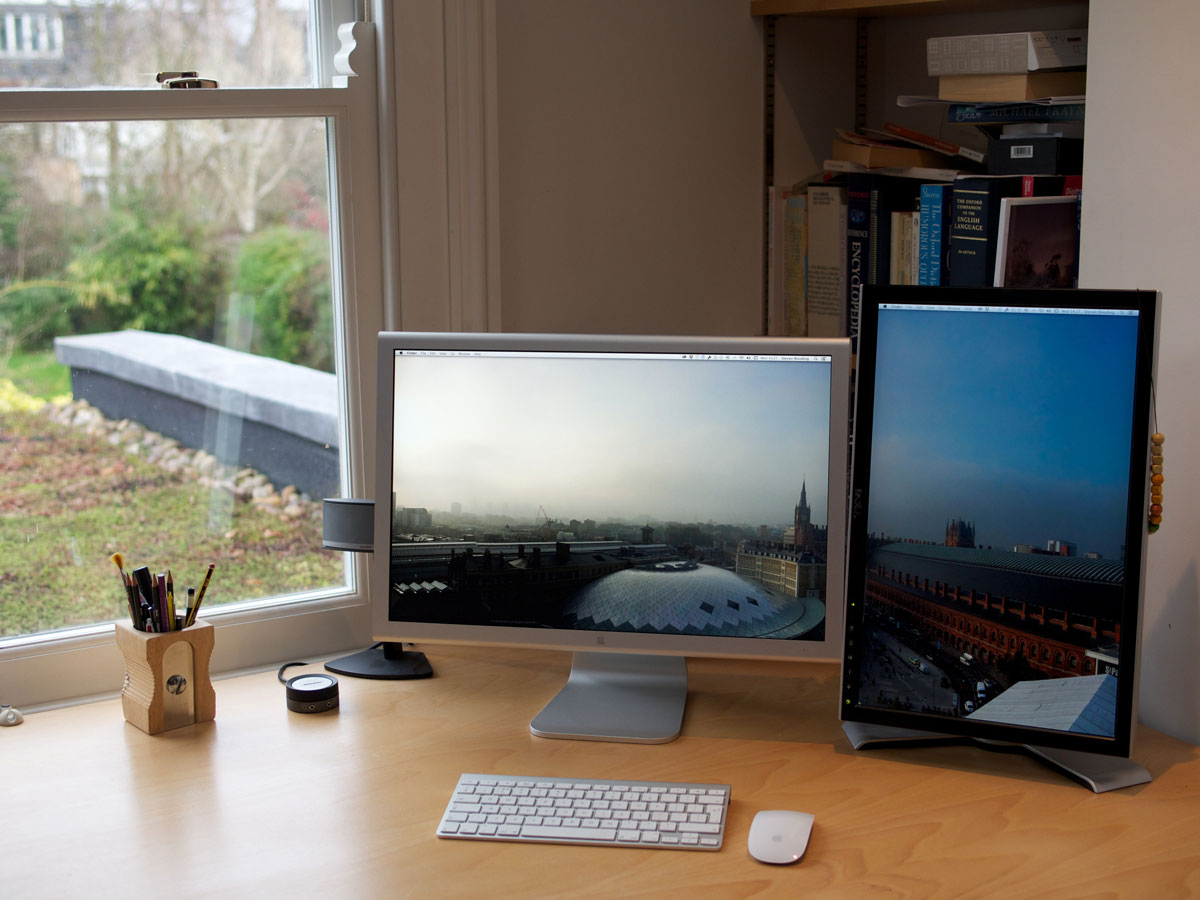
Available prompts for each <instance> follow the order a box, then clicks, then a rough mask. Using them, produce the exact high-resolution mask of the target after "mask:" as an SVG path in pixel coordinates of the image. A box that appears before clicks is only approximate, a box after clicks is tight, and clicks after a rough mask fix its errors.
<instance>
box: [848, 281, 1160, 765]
mask: <svg viewBox="0 0 1200 900" xmlns="http://www.w3.org/2000/svg"><path fill="white" fill-rule="evenodd" d="M1157 309H1158V298H1157V295H1156V294H1154V293H1153V292H1136V291H1051V290H1000V289H984V290H963V289H955V288H919V287H907V288H905V287H875V288H869V289H867V291H866V292H865V296H864V302H863V315H862V337H861V339H860V344H859V355H858V372H857V396H856V403H857V406H856V417H855V434H854V445H855V453H854V471H853V480H852V487H851V489H852V507H851V508H852V512H851V523H850V538H849V549H848V563H847V580H848V588H847V601H848V613H847V628H846V653H845V662H844V679H843V682H844V683H843V702H842V705H841V710H842V717H843V719H844V720H846V721H847V722H850V723H858V725H860V726H865V727H856V728H853V729H851V728H847V733H850V734H851V736H852V738H855V737H858V738H861V739H862V743H864V744H865V743H867V742H868V740H869V739H876V740H885V739H887V738H888V737H892V738H897V739H899V738H902V737H904V736H905V731H910V732H913V735H912V736H916V737H928V736H930V735H929V734H928V733H933V734H941V735H959V736H965V737H970V738H978V739H984V740H988V741H998V742H1010V743H1014V744H1019V745H1025V746H1027V747H1029V748H1030V749H1033V750H1034V751H1035V752H1036V753H1038V755H1040V756H1043V757H1045V758H1050V757H1051V756H1053V755H1054V754H1050V753H1049V752H1048V751H1049V748H1057V749H1062V750H1068V751H1082V752H1083V753H1084V754H1087V753H1091V754H1105V755H1108V756H1123V757H1127V756H1128V755H1129V752H1130V745H1131V735H1132V729H1133V726H1134V723H1135V721H1136V714H1135V708H1134V707H1135V699H1136V691H1137V649H1138V636H1139V618H1140V612H1141V608H1142V604H1141V597H1142V586H1143V581H1144V571H1145V567H1144V559H1145V553H1144V549H1145V548H1144V541H1145V539H1146V536H1147V532H1148V527H1149V526H1148V521H1149V520H1148V515H1149V514H1150V513H1151V509H1150V504H1151V502H1152V499H1151V481H1150V479H1151V472H1150V470H1149V464H1150V455H1151V453H1150V447H1151V444H1150V436H1151V435H1150V432H1151V428H1150V420H1151V416H1152V412H1153V408H1152V389H1153V377H1152V376H1153V362H1154V354H1153V351H1154V346H1155V340H1156V333H1157V332H1156V330H1157ZM877 726H884V727H882V728H880V727H877ZM895 729H900V730H899V731H897V730H895ZM1058 755H1060V756H1061V755H1062V754H1058ZM1085 759H1086V757H1085ZM1051 761H1056V760H1053V759H1052V760H1051ZM1111 765H1112V761H1111V760H1107V761H1106V762H1104V763H1103V766H1111ZM1103 766H1102V767H1103ZM1072 774H1075V775H1077V776H1080V772H1079V771H1077V770H1076V771H1073V772H1072ZM1081 777H1083V776H1081ZM1093 786H1095V785H1093Z"/></svg>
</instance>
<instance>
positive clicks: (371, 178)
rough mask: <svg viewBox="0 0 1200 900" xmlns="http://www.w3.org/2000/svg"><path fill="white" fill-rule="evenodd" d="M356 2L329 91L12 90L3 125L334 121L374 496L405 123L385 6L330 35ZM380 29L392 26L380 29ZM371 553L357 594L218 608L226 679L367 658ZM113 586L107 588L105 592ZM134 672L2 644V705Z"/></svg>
mask: <svg viewBox="0 0 1200 900" xmlns="http://www.w3.org/2000/svg"><path fill="white" fill-rule="evenodd" d="M348 5H349V4H347V3H345V2H344V0H318V2H316V3H315V4H314V7H315V9H316V13H317V15H316V17H315V25H316V29H317V31H318V33H320V34H323V35H324V36H325V37H324V38H322V39H319V41H320V40H323V41H324V42H325V44H326V46H325V49H324V50H323V51H322V52H321V53H320V54H315V56H314V58H316V59H318V60H326V61H328V60H332V61H333V63H332V65H331V66H322V65H321V64H320V63H318V78H319V80H320V82H321V84H322V85H325V86H320V87H310V88H303V87H286V88H226V87H222V88H218V89H216V90H162V89H160V88H147V89H142V88H132V89H130V88H124V89H102V90H93V89H85V90H79V89H67V90H13V89H5V90H0V123H3V124H9V123H22V122H49V121H107V120H114V119H116V120H170V119H175V120H180V119H228V118H258V117H271V118H275V117H307V118H324V119H325V120H326V122H327V152H328V158H329V192H330V212H331V224H333V226H334V227H332V228H331V230H330V239H331V254H332V267H331V274H332V281H333V286H334V291H335V295H336V296H337V298H338V302H339V306H340V311H341V315H340V316H335V321H336V322H337V326H336V328H335V345H336V347H335V352H336V354H337V356H336V360H337V362H336V368H337V371H338V373H339V376H340V377H339V388H340V390H339V404H340V412H341V415H340V417H339V421H340V427H341V431H342V435H341V437H342V441H341V453H342V466H341V468H342V495H343V496H359V497H370V496H372V490H373V489H372V485H371V478H370V473H371V472H373V471H374V458H373V457H374V448H375V440H374V416H373V415H372V414H371V412H372V411H373V410H374V408H375V394H376V386H375V343H376V338H375V336H376V334H377V333H378V332H379V331H380V330H382V329H383V328H384V323H385V320H386V319H388V318H390V317H389V316H387V314H386V312H385V311H386V310H387V309H396V308H397V297H396V291H397V287H396V279H395V277H394V276H393V275H391V274H390V273H394V272H395V271H396V269H397V260H396V255H395V251H394V250H393V249H392V244H391V242H390V241H387V240H385V235H390V234H394V233H395V231H396V229H395V225H394V215H395V205H394V204H390V203H388V202H386V199H385V196H384V194H383V191H382V189H381V182H382V180H383V179H384V177H385V173H384V168H385V167H384V166H382V165H381V160H383V159H387V158H388V156H389V142H390V141H391V140H392V136H393V135H394V123H393V122H392V112H391V110H390V108H389V106H388V105H387V104H385V103H381V102H380V100H381V98H383V97H386V96H387V95H388V94H387V91H386V90H382V89H381V84H383V83H385V82H383V81H382V80H381V78H386V77H387V73H386V72H382V73H381V71H380V69H381V68H386V58H385V59H384V60H381V61H382V62H384V63H385V65H383V66H380V65H377V57H378V56H383V54H381V53H380V52H379V50H380V45H379V44H378V43H377V30H376V29H377V26H378V35H379V36H381V37H380V38H378V40H382V36H383V35H387V34H388V33H389V32H388V28H387V27H386V24H387V18H388V16H387V4H383V3H376V4H373V5H372V6H373V10H372V11H373V13H374V16H373V18H374V19H375V24H372V23H367V22H348V23H347V24H345V25H342V26H340V27H339V28H337V34H338V36H339V43H340V47H338V46H334V47H329V46H328V35H330V34H332V32H333V25H332V23H333V22H335V21H336V17H337V15H338V14H339V13H341V12H344V10H345V8H346V7H347V6H348ZM380 19H382V20H383V21H380ZM351 198H353V203H351ZM369 568H370V567H369V566H368V564H367V560H366V558H365V557H363V556H362V555H360V554H347V555H346V575H347V583H348V586H347V587H345V588H334V589H329V590H326V591H320V592H312V593H308V594H298V595H292V596H289V597H288V598H285V599H269V598H268V599H264V600H261V601H253V602H249V603H241V604H235V605H233V606H231V607H230V608H222V607H214V608H212V609H211V610H210V611H208V612H206V613H205V619H206V620H207V621H210V622H212V624H213V625H214V627H215V628H216V641H215V648H214V652H213V660H212V672H213V673H214V674H220V673H229V672H238V671H244V670H247V669H253V668H261V667H263V666H264V665H268V664H277V663H278V662H279V661H283V660H290V659H297V658H307V657H312V656H321V655H330V654H333V653H336V652H339V651H342V650H347V649H357V648H361V647H362V646H363V645H364V644H366V643H367V642H368V641H369V639H370V615H369V609H368V601H367V598H368V597H369V596H370V588H371V585H370V572H369ZM108 587H109V586H108V585H107V584H104V585H97V590H106V589H108ZM123 673H124V664H123V661H122V658H121V655H120V653H119V651H118V650H117V648H116V645H115V639H114V636H113V627H112V625H111V624H110V623H100V624H97V625H91V626H85V627H82V628H78V629H70V630H64V631H59V632H50V633H43V634H39V635H28V636H21V637H18V638H12V639H2V640H0V686H3V687H2V692H0V702H4V703H10V704H13V705H16V706H20V707H21V708H22V709H24V710H26V711H35V710H37V709H44V708H49V707H52V706H56V705H62V704H64V703H69V702H77V701H80V700H87V699H93V698H97V697H105V696H111V695H113V694H115V693H116V692H118V691H119V690H120V688H121V684H122V682H123V677H124V674H123Z"/></svg>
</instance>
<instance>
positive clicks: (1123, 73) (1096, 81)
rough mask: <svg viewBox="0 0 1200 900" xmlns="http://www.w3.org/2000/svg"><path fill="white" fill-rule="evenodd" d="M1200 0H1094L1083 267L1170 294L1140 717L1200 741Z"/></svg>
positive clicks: (1094, 283) (1086, 273)
mask: <svg viewBox="0 0 1200 900" xmlns="http://www.w3.org/2000/svg"><path fill="white" fill-rule="evenodd" d="M1197 34H1200V4H1197V3H1195V2H1194V0H1141V2H1139V3H1128V2H1125V0H1092V3H1091V24H1090V33H1089V35H1088V110H1087V131H1086V133H1085V136H1086V143H1085V154H1086V156H1085V159H1084V170H1085V180H1084V192H1083V210H1082V212H1083V226H1082V234H1083V239H1082V246H1081V248H1080V276H1081V279H1082V281H1083V283H1084V286H1085V287H1093V288H1145V289H1154V290H1159V291H1161V292H1162V298H1163V299H1162V328H1161V337H1160V341H1159V362H1158V384H1157V400H1158V404H1157V405H1158V426H1159V429H1160V430H1161V431H1162V432H1163V433H1164V434H1165V435H1166V437H1167V442H1166V445H1165V451H1166V452H1165V453H1164V454H1163V455H1164V457H1165V473H1164V474H1165V475H1166V479H1167V480H1166V483H1165V487H1164V491H1163V499H1164V504H1163V505H1164V508H1165V515H1164V522H1163V526H1162V530H1161V531H1159V532H1158V533H1157V534H1155V535H1152V536H1151V538H1150V542H1149V552H1148V565H1149V571H1148V575H1147V579H1146V607H1145V617H1144V623H1143V635H1144V636H1143V642H1142V669H1141V672H1142V683H1141V691H1140V698H1141V709H1140V712H1141V716H1142V720H1143V721H1144V722H1146V723H1147V724H1149V725H1152V726H1154V727H1156V728H1159V729H1161V730H1163V731H1166V732H1168V733H1170V734H1173V735H1175V736H1177V737H1181V738H1184V739H1185V740H1188V741H1191V742H1193V743H1200V664H1198V663H1197V655H1198V654H1200V584H1198V581H1200V574H1198V573H1197V567H1198V566H1200V561H1198V560H1200V484H1198V482H1197V480H1196V478H1195V475H1194V473H1193V472H1192V471H1191V465H1192V463H1193V462H1194V461H1195V460H1196V458H1197V456H1198V455H1200V415H1198V414H1197V411H1196V398H1197V396H1198V395H1200V301H1198V300H1197V286H1196V284H1197V269H1198V266H1197V264H1198V262H1200V252H1198V251H1197V245H1198V240H1200V226H1198V224H1197V210H1198V209H1200V171H1198V170H1197V167H1196V148H1197V147H1198V146H1200V123H1198V122H1197V119H1196V116H1195V115H1194V111H1195V108H1196V96H1195V86H1196V84H1197V83H1200V53H1198V52H1197V48H1196V35H1197Z"/></svg>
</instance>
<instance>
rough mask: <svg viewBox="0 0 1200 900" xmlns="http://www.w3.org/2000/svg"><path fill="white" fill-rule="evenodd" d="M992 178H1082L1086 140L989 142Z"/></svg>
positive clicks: (1045, 137)
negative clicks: (997, 176)
mask: <svg viewBox="0 0 1200 900" xmlns="http://www.w3.org/2000/svg"><path fill="white" fill-rule="evenodd" d="M987 170H988V174H989V175H1079V174H1082V172H1083V138H1065V137H1055V136H1052V135H1044V134H1039V135H1030V136H1028V137H1017V138H994V139H992V140H990V141H988V156H987Z"/></svg>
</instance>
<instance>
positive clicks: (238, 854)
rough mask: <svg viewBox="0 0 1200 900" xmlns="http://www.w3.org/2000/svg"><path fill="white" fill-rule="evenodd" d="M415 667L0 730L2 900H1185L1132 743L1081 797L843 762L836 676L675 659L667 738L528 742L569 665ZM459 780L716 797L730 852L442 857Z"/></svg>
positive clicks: (1051, 776)
mask: <svg viewBox="0 0 1200 900" xmlns="http://www.w3.org/2000/svg"><path fill="white" fill-rule="evenodd" d="M426 649H427V651H428V653H429V657H430V660H431V662H432V663H433V665H434V669H435V672H436V677H434V678H433V679H427V680H422V681H409V682H382V681H363V680H357V679H351V678H340V679H339V682H340V685H341V709H340V710H339V711H338V712H336V713H327V714H321V715H299V714H296V713H289V712H288V711H287V709H286V706H285V704H284V694H283V688H282V686H281V685H280V684H279V683H278V682H277V681H276V678H275V673H274V672H267V673H262V674H256V675H247V676H241V677H238V678H232V679H227V680H222V681H218V682H216V692H217V717H216V720H215V721H214V722H209V723H206V724H204V725H196V726H189V727H186V728H181V729H177V730H175V731H171V732H166V733H164V734H162V735H159V736H157V737H150V736H148V735H145V734H143V733H141V732H140V731H138V730H136V729H135V728H133V727H132V726H130V725H127V724H126V723H125V721H124V719H123V716H122V712H121V706H120V702H119V701H116V700H114V701H105V702H101V703H94V704H89V705H86V706H80V707H74V708H70V709H62V710H55V711H52V712H45V713H39V714H36V715H31V716H28V717H27V718H26V720H25V722H24V724H22V725H20V726H18V727H15V728H5V729H0V779H2V781H0V821H2V822H3V828H2V833H3V835H4V837H3V841H2V842H0V847H2V848H3V852H2V853H0V858H2V859H3V863H2V864H0V895H3V896H8V897H14V898H15V897H22V898H24V897H40V896H80V895H84V894H87V895H90V896H108V895H118V894H119V895H120V896H122V897H198V896H221V897H249V896H265V897H284V896H287V897H308V896H315V895H323V896H328V897H356V898H357V897H398V896H424V897H439V898H441V897H458V896H461V897H482V896H489V897H536V896H547V895H550V894H554V895H561V896H572V897H575V896H605V897H615V896H621V897H626V896H654V897H664V896H687V897H689V898H694V897H700V896H714V897H750V896H754V897H759V896H781V897H782V896H788V897H810V896H837V897H845V896H895V897H955V898H959V897H971V896H999V895H1003V896H1009V897H1013V896H1020V897H1032V896H1047V897H1050V896H1053V897H1055V898H1058V897H1062V896H1077V897H1083V896H1129V897H1146V896H1155V897H1170V896H1186V895H1191V896H1195V895H1197V894H1200V759H1198V753H1197V750H1196V748H1195V747H1192V746H1191V745H1189V744H1185V743H1182V742H1179V741H1176V740H1174V739H1172V738H1168V737H1166V736H1164V735H1162V734H1159V733H1157V732H1153V731H1150V730H1149V729H1142V730H1141V732H1140V734H1139V738H1138V745H1137V748H1136V750H1135V753H1134V756H1135V758H1136V759H1137V760H1138V761H1139V762H1141V763H1142V764H1143V765H1144V766H1146V768H1147V769H1149V770H1150V773H1151V774H1152V775H1153V776H1154V781H1153V782H1151V783H1150V784H1146V785H1139V786H1137V787H1133V788H1126V789H1124V790H1121V791H1114V792H1110V793H1108V794H1102V795H1096V794H1092V793H1091V792H1090V791H1088V790H1087V789H1085V788H1083V787H1081V786H1079V785H1077V784H1076V783H1074V782H1072V781H1068V780H1066V779H1065V778H1063V777H1062V776H1060V775H1058V774H1057V773H1055V772H1054V771H1052V770H1050V769H1048V768H1046V767H1044V766H1043V765H1042V764H1040V763H1038V762H1036V761H1035V760H1033V759H1031V758H1028V757H1027V756H1025V755H1023V754H1012V753H997V752H992V751H987V750H983V749H979V748H975V747H970V746H937V747H925V748H920V749H915V748H908V749H887V750H873V751H869V752H862V753H856V752H855V751H853V750H852V749H851V748H850V745H849V743H848V742H847V741H846V739H845V738H844V737H843V735H842V732H841V728H840V726H839V724H838V722H837V721H836V718H835V712H834V710H835V705H836V700H835V697H836V691H837V684H836V682H837V677H838V673H837V669H836V667H834V666H831V665H821V664H812V663H803V664H783V663H762V662H743V661H733V660H691V661H690V662H689V702H688V708H687V713H686V716H685V719H684V729H683V736H682V737H681V738H680V739H679V740H677V741H674V742H673V743H670V744H662V745H655V746H645V745H635V744H605V743H595V742H584V741H561V740H545V739H541V738H536V737H534V736H532V735H531V734H530V733H529V730H528V722H529V720H530V719H531V718H532V717H533V716H534V715H535V714H536V713H537V712H538V711H539V710H540V708H541V707H542V705H543V704H544V703H545V702H546V701H547V700H548V699H549V698H550V697H551V696H552V695H553V694H554V693H555V692H556V691H557V690H558V688H559V687H560V686H561V685H562V683H563V682H564V681H565V678H566V673H567V669H568V666H569V657H568V655H567V654H563V653H553V652H545V651H515V650H493V649H487V650H483V649H477V648H461V647H459V648H450V647H429V648H426ZM301 671H306V670H303V669H290V670H289V671H288V675H289V676H291V675H295V674H298V673H300V672H301ZM308 671H319V669H318V668H317V667H316V666H313V667H310V669H309V670H308ZM464 771H468V772H470V771H475V772H499V773H511V774H534V775H557V776H562V777H571V776H578V777H618V778H619V777H625V778H636V779H641V780H648V781H700V782H707V781H715V782H728V783H729V784H731V785H732V787H733V794H732V802H731V804H730V812H729V824H728V827H727V830H726V836H725V846H724V849H723V850H721V851H720V852H718V853H702V852H685V851H668V850H637V849H623V848H611V847H609V848H595V847H576V846H567V845H538V844H506V843H490V842H475V841H449V840H439V839H437V838H436V837H434V829H435V827H436V825H437V822H438V821H439V819H440V817H441V813H442V811H443V809H444V808H445V804H446V800H447V798H448V796H449V793H450V791H451V789H452V788H453V786H454V784H455V782H456V780H457V778H458V775H459V774H460V773H461V772H464ZM774 808H783V809H800V810H805V811H807V812H811V813H814V814H815V816H816V826H815V830H814V833H813V838H812V842H811V843H810V845H809V850H808V855H807V857H806V858H805V859H804V860H803V861H802V862H801V863H799V864H798V865H794V866H788V867H785V868H777V867H768V866H765V865H762V864H760V863H757V862H754V861H753V860H752V859H750V857H749V856H748V855H747V853H746V849H745V846H746V835H747V833H748V831H749V828H750V820H751V819H752V818H753V816H754V813H755V812H757V811H758V810H759V809H774Z"/></svg>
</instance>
